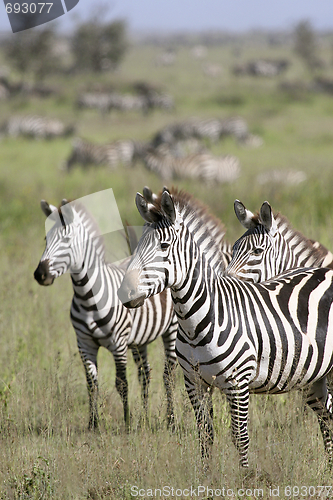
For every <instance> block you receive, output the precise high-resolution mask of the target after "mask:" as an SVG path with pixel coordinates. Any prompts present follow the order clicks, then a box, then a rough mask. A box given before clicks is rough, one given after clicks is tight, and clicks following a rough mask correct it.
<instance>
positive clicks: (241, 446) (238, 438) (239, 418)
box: [224, 385, 249, 467]
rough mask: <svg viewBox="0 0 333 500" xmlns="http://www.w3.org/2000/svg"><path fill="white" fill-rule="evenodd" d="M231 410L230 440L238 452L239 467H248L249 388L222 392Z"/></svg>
mask: <svg viewBox="0 0 333 500" xmlns="http://www.w3.org/2000/svg"><path fill="white" fill-rule="evenodd" d="M224 392H225V394H226V396H227V399H228V402H229V406H230V410H231V430H232V439H233V442H234V444H235V446H236V448H237V450H238V453H239V457H240V465H241V466H242V467H248V466H249V463H248V456H247V454H248V449H249V434H248V430H247V420H248V411H249V388H248V386H247V385H246V386H245V387H243V388H239V387H238V388H237V389H227V390H225V391H224Z"/></svg>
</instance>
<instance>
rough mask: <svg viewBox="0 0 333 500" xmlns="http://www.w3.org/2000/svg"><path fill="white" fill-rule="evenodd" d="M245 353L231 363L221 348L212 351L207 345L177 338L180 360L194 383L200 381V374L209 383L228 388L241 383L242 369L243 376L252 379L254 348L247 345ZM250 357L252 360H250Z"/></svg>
mask: <svg viewBox="0 0 333 500" xmlns="http://www.w3.org/2000/svg"><path fill="white" fill-rule="evenodd" d="M247 347H249V348H246V350H245V352H244V354H243V355H242V356H240V357H239V358H238V359H237V361H236V362H235V363H230V357H229V356H228V355H225V356H223V352H221V350H216V351H215V352H211V350H210V349H209V348H207V346H204V347H199V346H195V345H194V344H189V343H186V344H183V343H180V341H179V339H178V338H177V342H176V349H177V352H178V353H179V356H178V361H179V364H180V366H181V367H182V369H183V371H184V373H185V374H186V375H187V376H188V377H189V378H190V380H191V381H192V382H193V383H197V382H198V376H199V377H200V379H201V380H202V381H204V382H205V383H206V384H207V385H210V386H214V387H218V388H219V389H221V390H223V389H227V388H230V387H235V386H237V385H238V383H239V373H240V369H242V378H243V376H244V372H246V378H247V379H248V380H252V379H253V378H254V377H255V375H256V366H257V365H256V362H255V360H254V359H251V358H253V357H254V348H253V347H252V346H249V345H247ZM249 358H250V360H249Z"/></svg>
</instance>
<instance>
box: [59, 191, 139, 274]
mask: <svg viewBox="0 0 333 500" xmlns="http://www.w3.org/2000/svg"><path fill="white" fill-rule="evenodd" d="M64 201H66V203H61V204H60V205H59V206H58V208H57V210H58V213H59V215H60V216H61V217H62V215H63V214H62V209H63V207H64V206H66V205H67V203H71V206H72V207H73V208H74V210H75V211H76V212H77V213H78V214H79V216H80V218H81V221H82V223H83V224H84V227H85V229H86V231H87V233H88V234H89V238H91V239H92V240H93V241H94V242H95V244H96V246H97V247H98V253H99V255H100V257H101V258H103V259H104V258H105V256H106V253H107V254H108V260H109V259H112V260H111V262H113V258H114V259H115V260H118V257H117V256H116V255H115V254H113V253H112V251H110V250H109V249H108V252H106V247H105V239H104V237H103V235H102V234H101V232H100V227H99V225H98V223H97V221H96V220H95V218H94V217H93V216H92V215H91V213H90V212H89V210H88V209H87V208H86V207H85V206H84V205H83V204H82V203H81V202H80V201H78V200H64ZM61 217H60V218H61ZM123 237H124V240H125V241H126V244H127V248H128V256H131V253H132V251H131V248H134V247H135V246H136V245H137V236H136V234H135V232H134V231H133V228H132V227H131V226H130V225H129V224H128V222H127V221H125V225H124V234H123ZM127 258H128V257H127ZM127 258H126V259H127ZM126 259H125V260H126ZM119 266H120V267H122V264H119Z"/></svg>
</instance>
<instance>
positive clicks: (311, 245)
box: [245, 212, 333, 268]
mask: <svg viewBox="0 0 333 500" xmlns="http://www.w3.org/2000/svg"><path fill="white" fill-rule="evenodd" d="M274 219H275V221H276V224H277V227H278V232H279V233H280V234H281V236H282V237H283V238H284V239H285V240H286V241H287V242H288V243H289V244H290V246H292V247H293V248H297V249H298V253H299V254H301V253H302V254H303V256H304V258H305V257H306V258H311V259H312V260H313V263H312V265H313V266H315V265H318V266H320V265H322V264H323V263H324V261H325V260H326V261H327V262H325V267H330V268H333V256H332V254H331V252H330V251H329V250H328V249H327V248H326V247H324V245H322V244H321V243H319V242H318V241H314V240H310V239H308V238H307V237H306V236H304V234H302V233H301V232H300V231H297V230H296V229H294V228H293V227H292V225H291V223H290V222H289V220H288V219H287V217H285V216H284V215H282V214H281V213H280V212H275V213H274ZM252 221H253V222H254V223H255V224H256V228H258V229H261V228H264V226H263V225H262V223H261V221H260V216H259V214H258V213H257V214H255V215H254V216H253V217H252ZM250 233H251V229H249V230H248V231H247V232H246V233H245V234H250Z"/></svg>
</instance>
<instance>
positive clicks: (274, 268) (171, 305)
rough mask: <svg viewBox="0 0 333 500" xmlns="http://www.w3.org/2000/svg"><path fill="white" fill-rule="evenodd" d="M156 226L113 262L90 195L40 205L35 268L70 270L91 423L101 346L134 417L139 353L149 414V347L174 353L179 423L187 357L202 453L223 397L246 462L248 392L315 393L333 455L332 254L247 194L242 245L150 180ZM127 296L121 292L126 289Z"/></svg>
mask: <svg viewBox="0 0 333 500" xmlns="http://www.w3.org/2000/svg"><path fill="white" fill-rule="evenodd" d="M136 205H137V208H138V211H139V213H140V215H141V216H142V218H143V219H144V221H145V226H144V228H143V233H142V236H141V238H140V240H139V242H138V245H137V247H136V249H135V251H134V253H133V256H132V257H131V258H128V259H126V260H125V261H124V262H123V263H122V264H119V265H115V264H112V265H111V264H109V263H108V262H106V260H105V254H104V247H103V241H102V239H101V236H100V234H99V231H98V228H97V227H96V224H95V222H94V221H93V220H92V218H91V216H90V215H89V213H88V212H87V210H86V209H85V208H84V207H82V206H81V205H80V203H78V202H71V203H68V202H67V201H66V200H63V202H62V204H61V206H60V207H59V208H58V209H57V208H56V207H54V206H52V205H49V204H48V203H47V202H45V201H42V202H41V206H42V210H43V212H44V214H45V215H46V216H47V217H48V218H50V219H51V220H52V222H53V226H52V227H51V229H50V230H49V232H48V234H47V237H46V248H45V251H44V253H43V255H42V258H41V260H40V262H39V265H38V267H37V269H36V271H35V274H34V276H35V279H36V280H37V281H38V283H39V284H41V285H51V284H52V283H53V281H54V279H55V278H57V277H59V276H61V275H62V274H64V273H65V272H66V271H69V272H70V274H71V278H72V284H73V292H74V296H73V301H72V306H71V321H72V324H73V327H74V330H75V332H76V336H77V343H78V348H79V352H80V355H81V358H82V362H83V364H84V367H85V371H86V378H87V387H88V394H89V400H90V419H89V426H90V427H96V426H97V425H98V412H97V392H98V384H97V361H96V358H97V352H98V349H99V347H101V346H103V347H106V348H107V349H109V350H110V352H111V353H112V354H113V356H114V359H115V363H116V388H117V390H118V392H119V393H120V395H121V398H122V401H123V407H124V420H125V423H126V425H127V426H128V425H129V422H130V412H129V406H128V388H127V379H126V353H127V349H128V348H130V349H131V350H132V353H133V357H134V361H135V362H136V364H137V367H138V375H139V379H140V382H141V384H142V399H143V407H144V409H145V411H147V401H148V385H149V379H150V373H149V365H148V361H147V344H148V343H150V342H152V341H154V340H155V339H156V338H157V337H159V336H161V337H162V339H163V342H164V348H165V357H166V361H165V368H164V383H165V388H166V393H167V421H168V424H169V425H174V423H175V417H174V410H173V391H172V388H173V375H174V368H175V366H176V360H178V362H179V364H180V366H181V368H182V370H183V374H184V381H185V387H186V390H187V393H188V396H189V399H190V402H191V404H192V407H193V409H194V413H195V417H196V422H197V428H198V433H199V440H200V445H201V455H202V458H203V459H204V460H206V459H209V457H210V455H211V448H212V445H213V439H214V429H213V404H212V393H213V390H214V389H215V388H216V389H218V390H220V391H221V392H223V393H224V394H225V395H226V398H227V401H228V403H229V406H230V413H231V430H232V437H233V442H234V444H235V445H236V448H237V450H238V452H239V458H240V464H241V465H242V466H243V467H248V447H249V436H248V406H249V394H250V393H255V394H260V393H264V394H267V393H269V394H281V393H284V392H289V391H291V390H293V389H305V390H306V394H307V396H306V403H307V405H308V406H309V408H311V409H312V410H313V411H314V412H315V414H316V415H317V418H318V422H319V426H320V430H321V433H322V436H323V441H324V447H325V450H326V452H327V455H328V462H329V465H332V462H333V435H332V431H331V428H330V425H331V423H332V420H333V399H332V394H331V392H330V389H329V387H328V385H327V377H330V372H331V371H332V368H333V305H332V303H333V255H332V254H331V253H330V252H329V251H328V250H327V249H326V248H325V247H323V246H322V245H321V244H320V243H318V242H314V241H313V240H309V239H307V238H306V237H304V236H303V235H302V234H301V233H299V232H297V231H295V230H294V229H293V228H292V227H291V225H290V223H289V222H288V220H287V219H286V218H285V217H283V216H281V215H280V214H273V212H272V209H271V207H270V205H269V203H268V202H264V203H263V205H262V207H261V209H260V211H259V213H258V214H257V215H255V214H253V213H252V212H250V211H249V210H247V209H246V208H245V206H244V205H243V204H242V203H241V202H240V201H238V200H236V202H235V207H234V208H235V213H236V215H237V218H238V219H239V221H240V222H241V224H242V225H243V226H244V227H245V228H246V230H247V231H246V232H245V234H244V235H243V236H242V237H241V238H240V239H239V240H237V242H236V243H235V244H234V246H233V248H231V246H230V245H229V244H228V243H227V242H226V241H225V229H224V226H223V225H222V223H221V222H220V221H219V220H218V219H217V218H216V217H214V216H213V215H212V214H210V213H209V211H208V210H207V208H206V207H205V206H204V205H203V204H202V203H200V202H199V201H198V200H196V199H195V198H194V197H193V196H191V195H190V194H188V193H186V192H184V191H178V190H177V189H175V188H173V189H172V190H171V191H169V190H168V189H167V188H164V189H163V191H162V192H161V193H159V194H158V195H156V194H153V193H152V192H151V190H149V189H148V188H145V189H144V191H143V195H140V194H139V193H138V194H137V196H136ZM117 294H118V297H119V299H120V300H118V297H117Z"/></svg>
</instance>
